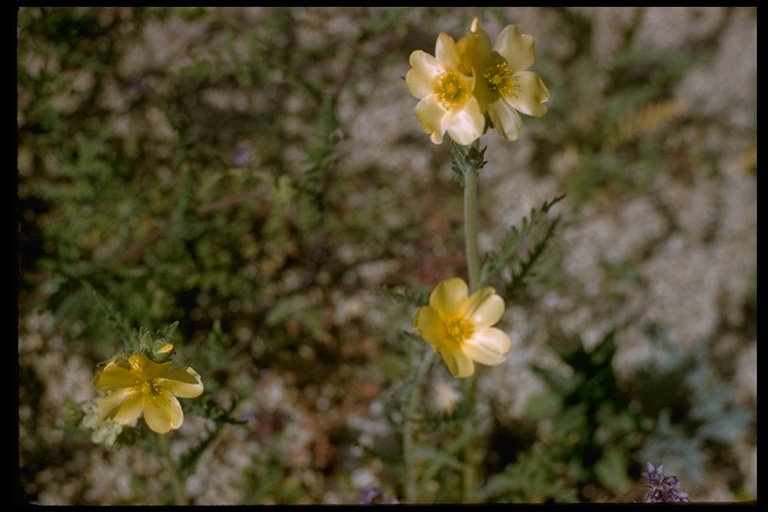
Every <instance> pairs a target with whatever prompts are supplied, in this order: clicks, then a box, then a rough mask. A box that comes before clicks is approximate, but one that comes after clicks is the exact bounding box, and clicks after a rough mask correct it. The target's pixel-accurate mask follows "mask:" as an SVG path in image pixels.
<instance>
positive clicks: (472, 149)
mask: <svg viewBox="0 0 768 512" xmlns="http://www.w3.org/2000/svg"><path fill="white" fill-rule="evenodd" d="M486 149H488V148H487V147H483V148H482V149H481V148H479V147H477V146H476V145H475V144H471V145H469V146H462V145H461V144H457V143H455V142H454V141H453V140H451V156H453V160H452V161H451V170H452V171H453V172H454V173H456V181H458V182H459V184H460V185H461V186H462V187H463V186H464V182H465V179H466V178H465V176H466V175H467V173H468V172H479V171H480V170H481V169H482V168H483V167H485V164H487V163H488V161H487V160H486V159H485V150H486Z"/></svg>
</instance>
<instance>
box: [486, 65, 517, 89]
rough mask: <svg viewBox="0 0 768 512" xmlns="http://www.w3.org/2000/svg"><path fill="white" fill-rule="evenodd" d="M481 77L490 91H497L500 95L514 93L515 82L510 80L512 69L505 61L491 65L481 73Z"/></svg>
mask: <svg viewBox="0 0 768 512" xmlns="http://www.w3.org/2000/svg"><path fill="white" fill-rule="evenodd" d="M483 78H485V81H486V82H487V83H488V88H489V89H490V90H491V91H494V92H498V93H499V94H501V95H502V96H511V95H514V93H513V90H514V89H515V88H516V87H515V82H514V80H512V70H511V69H509V66H508V65H507V63H506V62H498V63H496V64H493V65H491V66H490V67H489V68H488V69H486V70H485V72H484V73H483Z"/></svg>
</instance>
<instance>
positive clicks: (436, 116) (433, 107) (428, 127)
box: [413, 95, 446, 144]
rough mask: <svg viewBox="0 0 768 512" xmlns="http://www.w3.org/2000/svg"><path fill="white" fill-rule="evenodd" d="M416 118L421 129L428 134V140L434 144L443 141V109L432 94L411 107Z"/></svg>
mask: <svg viewBox="0 0 768 512" xmlns="http://www.w3.org/2000/svg"><path fill="white" fill-rule="evenodd" d="M413 112H414V113H415V114H416V119H417V120H418V121H419V124H420V125H421V128H422V130H424V132H425V133H428V134H429V137H430V140H431V141H432V142H433V143H435V144H440V143H441V142H443V134H444V133H445V126H444V120H445V114H446V112H445V110H444V109H443V107H441V106H440V104H439V103H438V102H437V101H436V100H435V96H434V95H430V96H427V97H425V98H423V99H422V100H421V101H419V102H418V103H417V104H416V108H414V109H413Z"/></svg>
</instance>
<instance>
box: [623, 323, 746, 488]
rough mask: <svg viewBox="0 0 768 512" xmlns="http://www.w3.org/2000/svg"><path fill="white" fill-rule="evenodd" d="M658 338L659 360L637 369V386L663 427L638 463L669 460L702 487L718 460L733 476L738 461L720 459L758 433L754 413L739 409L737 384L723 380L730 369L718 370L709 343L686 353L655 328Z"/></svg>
mask: <svg viewBox="0 0 768 512" xmlns="http://www.w3.org/2000/svg"><path fill="white" fill-rule="evenodd" d="M652 333H653V334H654V336H653V338H652V340H653V343H654V346H653V357H651V358H650V359H648V360H647V361H646V362H645V363H644V364H643V365H641V366H640V367H639V368H638V369H637V371H636V373H635V377H634V379H633V381H632V386H633V389H634V391H635V392H636V393H637V396H638V400H639V401H640V403H641V404H642V407H643V410H644V411H646V413H647V414H649V415H652V416H653V417H655V418H657V424H656V428H655V429H654V431H653V432H652V433H651V434H650V435H649V437H648V440H647V442H646V443H645V444H644V446H643V448H642V450H641V451H640V453H639V456H638V462H639V463H644V462H645V461H654V460H658V461H661V460H662V459H663V460H664V461H665V464H669V465H670V466H671V467H676V468H679V469H678V470H677V471H678V472H684V473H685V475H686V477H687V478H690V479H691V480H692V481H693V482H696V483H702V482H703V480H704V478H705V477H704V475H705V474H706V471H705V469H706V467H707V465H708V464H709V463H711V462H710V461H713V460H717V465H718V468H719V470H720V471H722V472H724V473H728V474H730V473H729V472H728V471H727V469H726V467H725V466H726V465H727V464H733V462H727V461H724V460H722V459H721V458H720V457H717V456H715V455H714V454H715V453H716V451H717V450H719V449H722V447H723V446H725V445H727V444H728V443H730V442H732V441H733V440H734V439H745V438H746V437H747V436H749V435H752V434H753V433H754V429H755V428H756V425H755V421H756V417H755V412H754V410H752V409H750V408H747V407H745V406H743V405H741V404H739V402H738V400H737V399H736V390H735V388H734V385H733V384H732V381H731V379H728V378H727V377H725V376H724V375H723V372H724V370H725V372H728V371H729V369H728V368H722V366H721V367H718V365H717V363H716V362H715V361H714V360H713V358H712V356H711V355H710V354H708V352H707V344H706V343H704V342H703V341H702V342H699V343H697V344H696V345H694V346H693V348H692V349H691V350H690V351H688V352H683V351H682V350H680V348H679V347H678V346H677V345H676V344H675V343H673V342H672V341H671V340H669V339H668V338H667V336H666V335H665V333H664V332H663V331H661V330H659V329H657V328H654V329H652ZM726 375H727V373H726ZM666 461H669V462H666ZM729 483H730V484H731V485H733V486H734V487H736V486H737V485H738V482H734V481H731V482H729Z"/></svg>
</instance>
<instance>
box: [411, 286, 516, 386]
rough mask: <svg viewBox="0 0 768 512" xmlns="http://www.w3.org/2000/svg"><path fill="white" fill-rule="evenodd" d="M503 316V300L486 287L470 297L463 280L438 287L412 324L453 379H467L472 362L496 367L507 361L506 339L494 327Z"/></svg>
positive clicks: (501, 332) (472, 368) (507, 337)
mask: <svg viewBox="0 0 768 512" xmlns="http://www.w3.org/2000/svg"><path fill="white" fill-rule="evenodd" d="M503 314H504V299H502V298H501V296H500V295H497V294H496V292H495V290H494V289H493V288H491V287H489V286H486V287H483V288H480V289H479V290H477V291H476V292H475V293H473V294H472V295H469V288H468V287H467V283H465V282H464V280H463V279H460V278H458V277H453V278H450V279H447V280H445V281H443V282H441V283H440V284H438V285H437V286H436V287H435V289H434V290H433V291H432V294H431V295H430V296H429V305H428V306H424V307H422V308H420V309H419V310H418V311H417V312H416V316H415V318H414V325H415V327H416V330H417V331H419V334H420V335H421V337H422V338H424V340H425V341H426V342H427V343H429V344H430V345H431V346H432V348H433V349H435V350H436V351H438V352H440V355H441V356H442V357H443V361H445V364H446V365H447V366H448V370H449V371H450V372H451V375H453V376H454V377H469V376H470V375H472V374H473V373H474V372H475V365H474V361H477V362H478V363H481V364H486V365H491V366H493V365H498V364H501V363H503V362H504V360H505V359H506V353H507V352H508V351H509V347H510V341H509V336H507V334H506V333H505V332H504V331H502V330H501V329H497V328H495V327H493V325H495V324H496V323H497V322H498V321H499V320H501V316H502V315H503Z"/></svg>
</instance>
